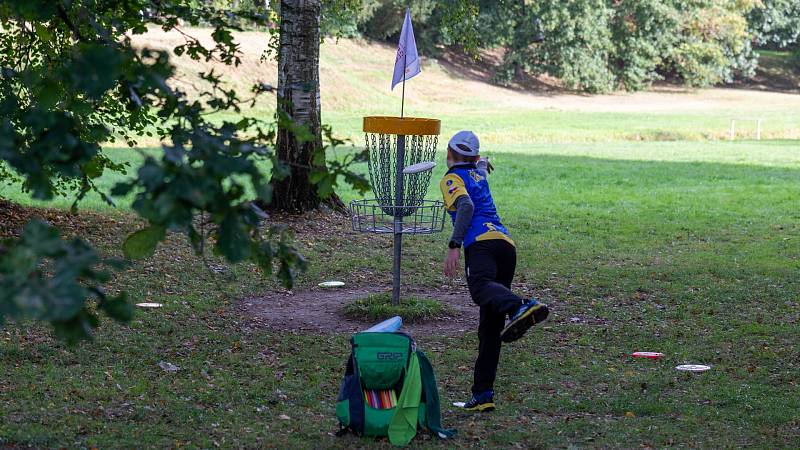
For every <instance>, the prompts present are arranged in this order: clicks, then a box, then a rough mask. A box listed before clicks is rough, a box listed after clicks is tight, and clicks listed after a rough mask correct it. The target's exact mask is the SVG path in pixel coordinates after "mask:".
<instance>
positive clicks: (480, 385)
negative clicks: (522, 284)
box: [464, 239, 523, 393]
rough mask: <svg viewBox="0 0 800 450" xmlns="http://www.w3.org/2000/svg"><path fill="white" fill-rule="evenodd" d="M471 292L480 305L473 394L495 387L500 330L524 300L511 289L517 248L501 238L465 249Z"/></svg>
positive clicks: (479, 242)
mask: <svg viewBox="0 0 800 450" xmlns="http://www.w3.org/2000/svg"><path fill="white" fill-rule="evenodd" d="M464 259H465V262H466V264H465V265H466V270H467V285H468V286H469V293H470V295H471V296H472V301H474V302H475V303H476V304H477V305H478V306H480V308H481V312H480V325H478V340H479V344H478V359H477V360H476V361H475V379H474V384H473V385H472V392H473V393H480V392H483V391H486V390H489V389H492V388H493V386H494V379H495V377H496V376H497V364H498V362H499V361H500V346H501V344H502V342H501V341H500V332H502V331H503V328H504V327H505V321H506V317H508V315H509V314H513V313H515V312H516V311H517V309H518V308H519V306H520V305H521V304H522V302H523V300H522V299H521V298H520V297H517V296H516V295H514V293H513V292H511V281H512V280H513V279H514V270H515V269H516V267H517V251H516V249H515V248H514V246H513V245H511V244H510V243H508V242H506V241H504V240H502V239H491V240H487V241H478V242H474V243H472V244H470V245H469V246H468V247H467V248H466V250H465V251H464Z"/></svg>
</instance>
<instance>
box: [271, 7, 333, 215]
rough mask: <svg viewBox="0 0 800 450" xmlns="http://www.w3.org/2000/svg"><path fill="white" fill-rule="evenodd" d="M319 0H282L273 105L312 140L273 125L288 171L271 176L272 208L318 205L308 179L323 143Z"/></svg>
mask: <svg viewBox="0 0 800 450" xmlns="http://www.w3.org/2000/svg"><path fill="white" fill-rule="evenodd" d="M320 10H321V4H320V0H281V10H280V15H281V20H280V50H279V54H278V92H277V94H278V108H279V110H281V111H283V112H285V113H286V114H287V115H288V116H289V117H290V118H291V119H292V120H293V121H294V123H295V124H297V125H304V126H306V127H307V128H308V129H309V131H310V132H311V135H312V136H313V139H311V140H310V141H305V142H299V141H298V140H297V138H296V137H295V135H294V134H292V132H291V131H290V130H287V129H286V128H285V127H280V128H279V129H278V142H277V147H278V148H277V156H278V159H279V161H281V162H283V163H284V164H287V165H288V166H289V170H290V175H289V176H288V177H286V178H284V179H282V180H277V179H273V181H272V186H273V201H272V207H273V208H275V209H278V210H282V211H288V212H302V211H308V210H311V209H314V208H317V207H318V206H319V204H320V201H321V200H320V198H319V194H318V192H317V188H316V186H314V185H313V184H312V183H311V181H310V180H309V175H310V174H311V169H312V165H313V155H314V152H315V151H317V150H318V149H320V148H322V134H321V132H320V100H319V42H320V41H319V23H320Z"/></svg>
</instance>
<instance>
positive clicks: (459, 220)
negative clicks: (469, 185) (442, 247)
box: [450, 195, 475, 245]
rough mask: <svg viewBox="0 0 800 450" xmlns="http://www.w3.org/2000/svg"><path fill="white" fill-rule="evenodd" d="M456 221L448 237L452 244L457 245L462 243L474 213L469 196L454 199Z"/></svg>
mask: <svg viewBox="0 0 800 450" xmlns="http://www.w3.org/2000/svg"><path fill="white" fill-rule="evenodd" d="M455 207H456V220H455V222H454V223H453V235H452V236H451V237H450V240H451V241H452V242H455V243H456V244H458V245H461V244H463V243H464V237H465V236H466V235H467V230H469V226H470V224H471V223H472V214H473V213H474V212H475V205H474V204H473V203H472V199H470V198H469V195H462V196H461V197H458V199H456V203H455Z"/></svg>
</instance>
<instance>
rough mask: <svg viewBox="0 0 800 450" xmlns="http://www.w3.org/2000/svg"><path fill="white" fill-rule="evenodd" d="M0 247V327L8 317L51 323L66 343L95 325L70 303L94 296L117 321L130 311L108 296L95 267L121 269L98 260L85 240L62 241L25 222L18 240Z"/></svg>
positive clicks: (89, 313)
mask: <svg viewBox="0 0 800 450" xmlns="http://www.w3.org/2000/svg"><path fill="white" fill-rule="evenodd" d="M7 245H8V248H5V249H4V248H2V247H0V254H1V255H2V258H0V325H2V324H3V322H4V321H5V320H6V318H10V319H13V320H16V321H19V320H22V319H35V320H42V321H47V322H50V323H51V324H52V326H53V329H54V330H55V332H56V334H57V335H59V336H60V337H62V338H65V339H66V340H67V341H68V342H75V341H78V340H80V339H85V338H88V337H91V336H92V333H93V329H94V328H96V327H97V325H98V323H99V321H98V318H97V314H96V313H95V312H94V311H93V308H89V306H88V305H87V304H85V303H84V302H82V301H81V302H78V301H74V299H85V298H88V297H94V298H96V299H97V309H98V310H101V311H103V312H104V313H106V314H107V315H108V316H109V317H112V318H114V319H116V320H118V321H121V322H127V321H129V320H130V318H131V316H132V314H133V311H132V308H131V305H130V303H128V302H127V301H126V296H125V294H124V293H122V294H120V295H118V296H116V297H108V296H107V295H106V293H105V292H104V291H103V288H102V286H101V285H102V284H103V283H106V282H108V281H109V280H110V278H111V274H110V272H109V271H107V270H98V269H97V268H96V267H97V266H98V265H99V264H105V265H108V266H110V267H113V268H119V267H121V261H115V260H110V259H102V258H100V256H99V255H98V254H97V252H96V251H95V250H94V249H93V248H92V247H91V246H90V245H89V244H87V243H86V242H85V241H83V240H81V239H77V238H76V239H73V240H71V241H69V242H67V241H63V240H61V239H60V238H59V236H58V231H57V230H56V229H55V228H53V227H52V226H49V225H46V224H44V223H42V222H39V221H32V222H29V223H28V224H27V225H26V227H25V230H24V231H23V233H22V236H21V237H20V239H19V240H16V241H9V242H7Z"/></svg>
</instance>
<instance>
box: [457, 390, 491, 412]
mask: <svg viewBox="0 0 800 450" xmlns="http://www.w3.org/2000/svg"><path fill="white" fill-rule="evenodd" d="M463 408H464V410H465V411H473V412H489V411H494V392H492V391H487V392H483V393H481V394H472V398H471V399H469V401H468V402H467V403H464V406H463Z"/></svg>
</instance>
